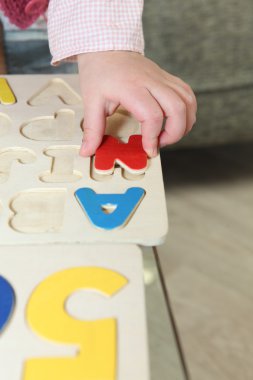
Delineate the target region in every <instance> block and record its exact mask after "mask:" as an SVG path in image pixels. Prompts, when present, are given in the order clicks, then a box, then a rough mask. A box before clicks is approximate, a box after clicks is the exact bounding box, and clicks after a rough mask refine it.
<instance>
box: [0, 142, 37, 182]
mask: <svg viewBox="0 0 253 380" xmlns="http://www.w3.org/2000/svg"><path fill="white" fill-rule="evenodd" d="M35 160H36V154H35V153H34V152H33V151H32V150H30V149H27V148H22V147H15V148H5V149H1V150H0V184H1V183H4V182H6V181H7V180H8V178H9V176H10V171H11V166H12V164H13V162H14V161H18V162H20V163H21V164H32V163H34V162H35Z"/></svg>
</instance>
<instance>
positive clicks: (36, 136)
mask: <svg viewBox="0 0 253 380" xmlns="http://www.w3.org/2000/svg"><path fill="white" fill-rule="evenodd" d="M74 127H75V112H74V111H72V110H68V109H61V110H59V111H58V112H57V113H56V114H55V115H54V116H44V117H36V118H34V119H31V120H29V121H27V122H26V123H24V124H23V125H22V126H21V129H20V131H21V134H22V135H23V136H24V137H26V138H28V139H30V140H37V141H70V140H72V138H73V135H74Z"/></svg>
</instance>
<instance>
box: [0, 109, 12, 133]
mask: <svg viewBox="0 0 253 380" xmlns="http://www.w3.org/2000/svg"><path fill="white" fill-rule="evenodd" d="M10 128H11V119H10V117H9V116H8V115H6V114H5V113H2V112H0V137H1V136H4V135H6V134H7V133H8V132H9V130H10Z"/></svg>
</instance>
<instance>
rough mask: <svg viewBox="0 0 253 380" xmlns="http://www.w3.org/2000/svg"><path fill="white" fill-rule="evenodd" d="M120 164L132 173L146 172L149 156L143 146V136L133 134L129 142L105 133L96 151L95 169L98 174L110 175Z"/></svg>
mask: <svg viewBox="0 0 253 380" xmlns="http://www.w3.org/2000/svg"><path fill="white" fill-rule="evenodd" d="M116 164H118V165H119V166H121V167H122V168H123V169H124V170H126V171H128V172H130V173H132V174H134V175H135V174H137V175H138V174H144V173H145V172H146V170H147V167H148V157H147V154H146V152H145V151H144V149H143V147H142V136H141V135H132V136H130V137H129V140H128V143H123V142H121V141H120V140H118V139H116V138H114V137H112V136H108V135H105V136H104V137H103V140H102V143H101V145H100V146H99V148H98V149H97V151H96V154H95V160H94V170H95V171H96V173H98V174H103V175H110V174H112V173H113V172H114V168H115V165H116Z"/></svg>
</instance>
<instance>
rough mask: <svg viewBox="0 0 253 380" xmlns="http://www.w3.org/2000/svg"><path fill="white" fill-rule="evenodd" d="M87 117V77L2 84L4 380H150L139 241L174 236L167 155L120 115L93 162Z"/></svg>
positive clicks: (0, 352) (13, 79)
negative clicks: (163, 160)
mask: <svg viewBox="0 0 253 380" xmlns="http://www.w3.org/2000/svg"><path fill="white" fill-rule="evenodd" d="M84 112H85V110H84ZM82 119H83V108H82V101H81V97H80V91H79V86H78V77H77V76H75V75H62V76H60V77H59V78H55V77H53V76H48V75H41V76H33V75H31V76H9V77H8V76H7V77H6V78H0V231H1V234H0V379H8V380H45V379H46V380H135V379H138V380H148V379H149V378H150V375H149V359H148V344H147V329H146V316H145V299H144V286H143V280H142V278H143V273H142V269H143V268H142V253H141V250H140V248H138V247H137V246H136V244H139V245H147V246H153V245H158V244H161V243H162V242H163V241H164V239H165V236H166V234H167V228H168V225H167V212H166V203H165V196H164V187H163V180H162V172H161V164H160V157H159V156H158V157H156V158H154V159H148V158H147V156H146V154H145V152H144V151H143V149H142V145H141V136H140V126H139V125H138V123H137V122H136V121H135V120H134V119H132V118H131V116H130V115H128V114H127V112H126V111H124V110H121V109H119V110H118V111H117V112H116V114H115V115H113V116H112V117H110V118H108V120H107V128H106V135H105V137H104V139H103V143H102V144H101V146H100V147H99V149H98V151H97V154H96V155H95V157H92V158H83V157H81V156H80V155H79V149H80V143H81V140H82V129H81V124H82ZM134 244H135V245H134Z"/></svg>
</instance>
